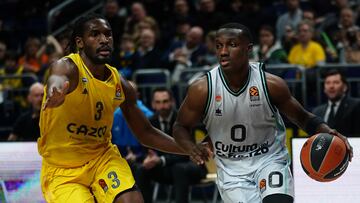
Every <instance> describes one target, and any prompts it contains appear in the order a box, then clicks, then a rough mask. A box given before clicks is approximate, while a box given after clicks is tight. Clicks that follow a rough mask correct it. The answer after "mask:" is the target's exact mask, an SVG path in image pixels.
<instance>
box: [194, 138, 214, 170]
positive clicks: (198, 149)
mask: <svg viewBox="0 0 360 203" xmlns="http://www.w3.org/2000/svg"><path fill="white" fill-rule="evenodd" d="M213 156H214V155H213V152H212V150H211V148H210V146H209V143H207V142H203V143H200V144H197V145H195V146H194V147H193V148H192V149H191V152H190V159H191V161H193V162H195V163H196V164H198V165H202V164H204V163H205V161H209V158H211V157H213Z"/></svg>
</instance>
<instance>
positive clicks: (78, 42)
mask: <svg viewBox="0 0 360 203" xmlns="http://www.w3.org/2000/svg"><path fill="white" fill-rule="evenodd" d="M75 42H76V47H77V48H78V49H82V48H83V47H84V42H83V40H82V38H81V37H76V38H75Z"/></svg>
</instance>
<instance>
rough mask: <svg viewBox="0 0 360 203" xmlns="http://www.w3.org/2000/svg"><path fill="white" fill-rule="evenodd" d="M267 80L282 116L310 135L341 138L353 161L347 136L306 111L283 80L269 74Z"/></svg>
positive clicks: (271, 94)
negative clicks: (326, 134)
mask: <svg viewBox="0 0 360 203" xmlns="http://www.w3.org/2000/svg"><path fill="white" fill-rule="evenodd" d="M266 80H267V85H268V88H269V92H270V98H271V101H272V103H273V104H274V105H275V106H276V107H277V108H278V109H279V110H280V112H281V113H282V114H284V115H285V116H286V117H287V118H289V119H290V120H291V122H293V123H295V124H296V125H297V126H299V127H300V128H302V129H303V130H305V131H306V132H307V133H308V134H309V135H313V134H315V133H320V132H323V133H330V134H332V135H335V136H338V137H340V138H341V139H342V140H344V141H345V144H346V146H347V149H348V151H349V153H350V160H351V158H352V156H353V151H352V147H351V146H350V144H349V142H348V140H347V138H346V137H345V136H343V135H342V134H340V133H339V132H337V131H336V130H335V129H331V128H330V127H329V126H328V125H327V124H326V123H324V122H323V121H322V120H321V119H320V118H318V117H316V116H315V115H314V114H312V113H310V112H309V111H307V110H305V109H304V107H303V106H302V105H301V104H300V103H299V102H298V101H297V100H296V99H295V98H294V97H293V96H292V95H291V93H290V91H289V88H288V86H287V84H286V82H285V81H284V80H283V79H281V78H279V77H278V76H275V75H272V74H269V73H267V74H266Z"/></svg>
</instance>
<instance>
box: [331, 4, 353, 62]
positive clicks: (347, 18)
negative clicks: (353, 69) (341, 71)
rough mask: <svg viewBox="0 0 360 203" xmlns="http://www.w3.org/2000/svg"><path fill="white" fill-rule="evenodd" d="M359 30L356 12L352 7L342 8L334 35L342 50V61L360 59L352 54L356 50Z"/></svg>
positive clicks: (338, 46)
mask: <svg viewBox="0 0 360 203" xmlns="http://www.w3.org/2000/svg"><path fill="white" fill-rule="evenodd" d="M359 30H360V27H359V26H357V25H356V24H355V16H354V12H353V11H352V10H351V9H350V8H343V9H341V12H340V20H339V24H338V27H337V29H336V32H335V34H334V35H333V36H332V37H333V40H334V41H335V42H337V48H338V49H339V50H340V62H343V63H346V62H351V63H354V62H356V61H357V60H359V59H356V58H354V56H351V51H352V50H353V49H355V50H356V43H357V32H358V31H359ZM355 57H356V56H355Z"/></svg>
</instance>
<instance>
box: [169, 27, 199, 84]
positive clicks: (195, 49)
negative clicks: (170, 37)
mask: <svg viewBox="0 0 360 203" xmlns="http://www.w3.org/2000/svg"><path fill="white" fill-rule="evenodd" d="M203 36H204V31H203V29H202V28H201V27H198V26H194V27H192V28H191V29H190V30H189V32H188V33H186V39H185V42H175V43H173V44H172V45H170V48H169V50H168V51H167V52H166V53H165V61H166V62H165V63H166V64H167V67H169V69H170V70H173V74H172V75H173V76H172V80H173V82H174V83H176V82H177V81H178V80H179V77H180V73H181V71H182V70H184V69H185V68H188V67H195V66H197V65H198V63H199V61H200V58H201V57H202V56H204V55H205V54H206V47H205V45H204V43H203Z"/></svg>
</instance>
